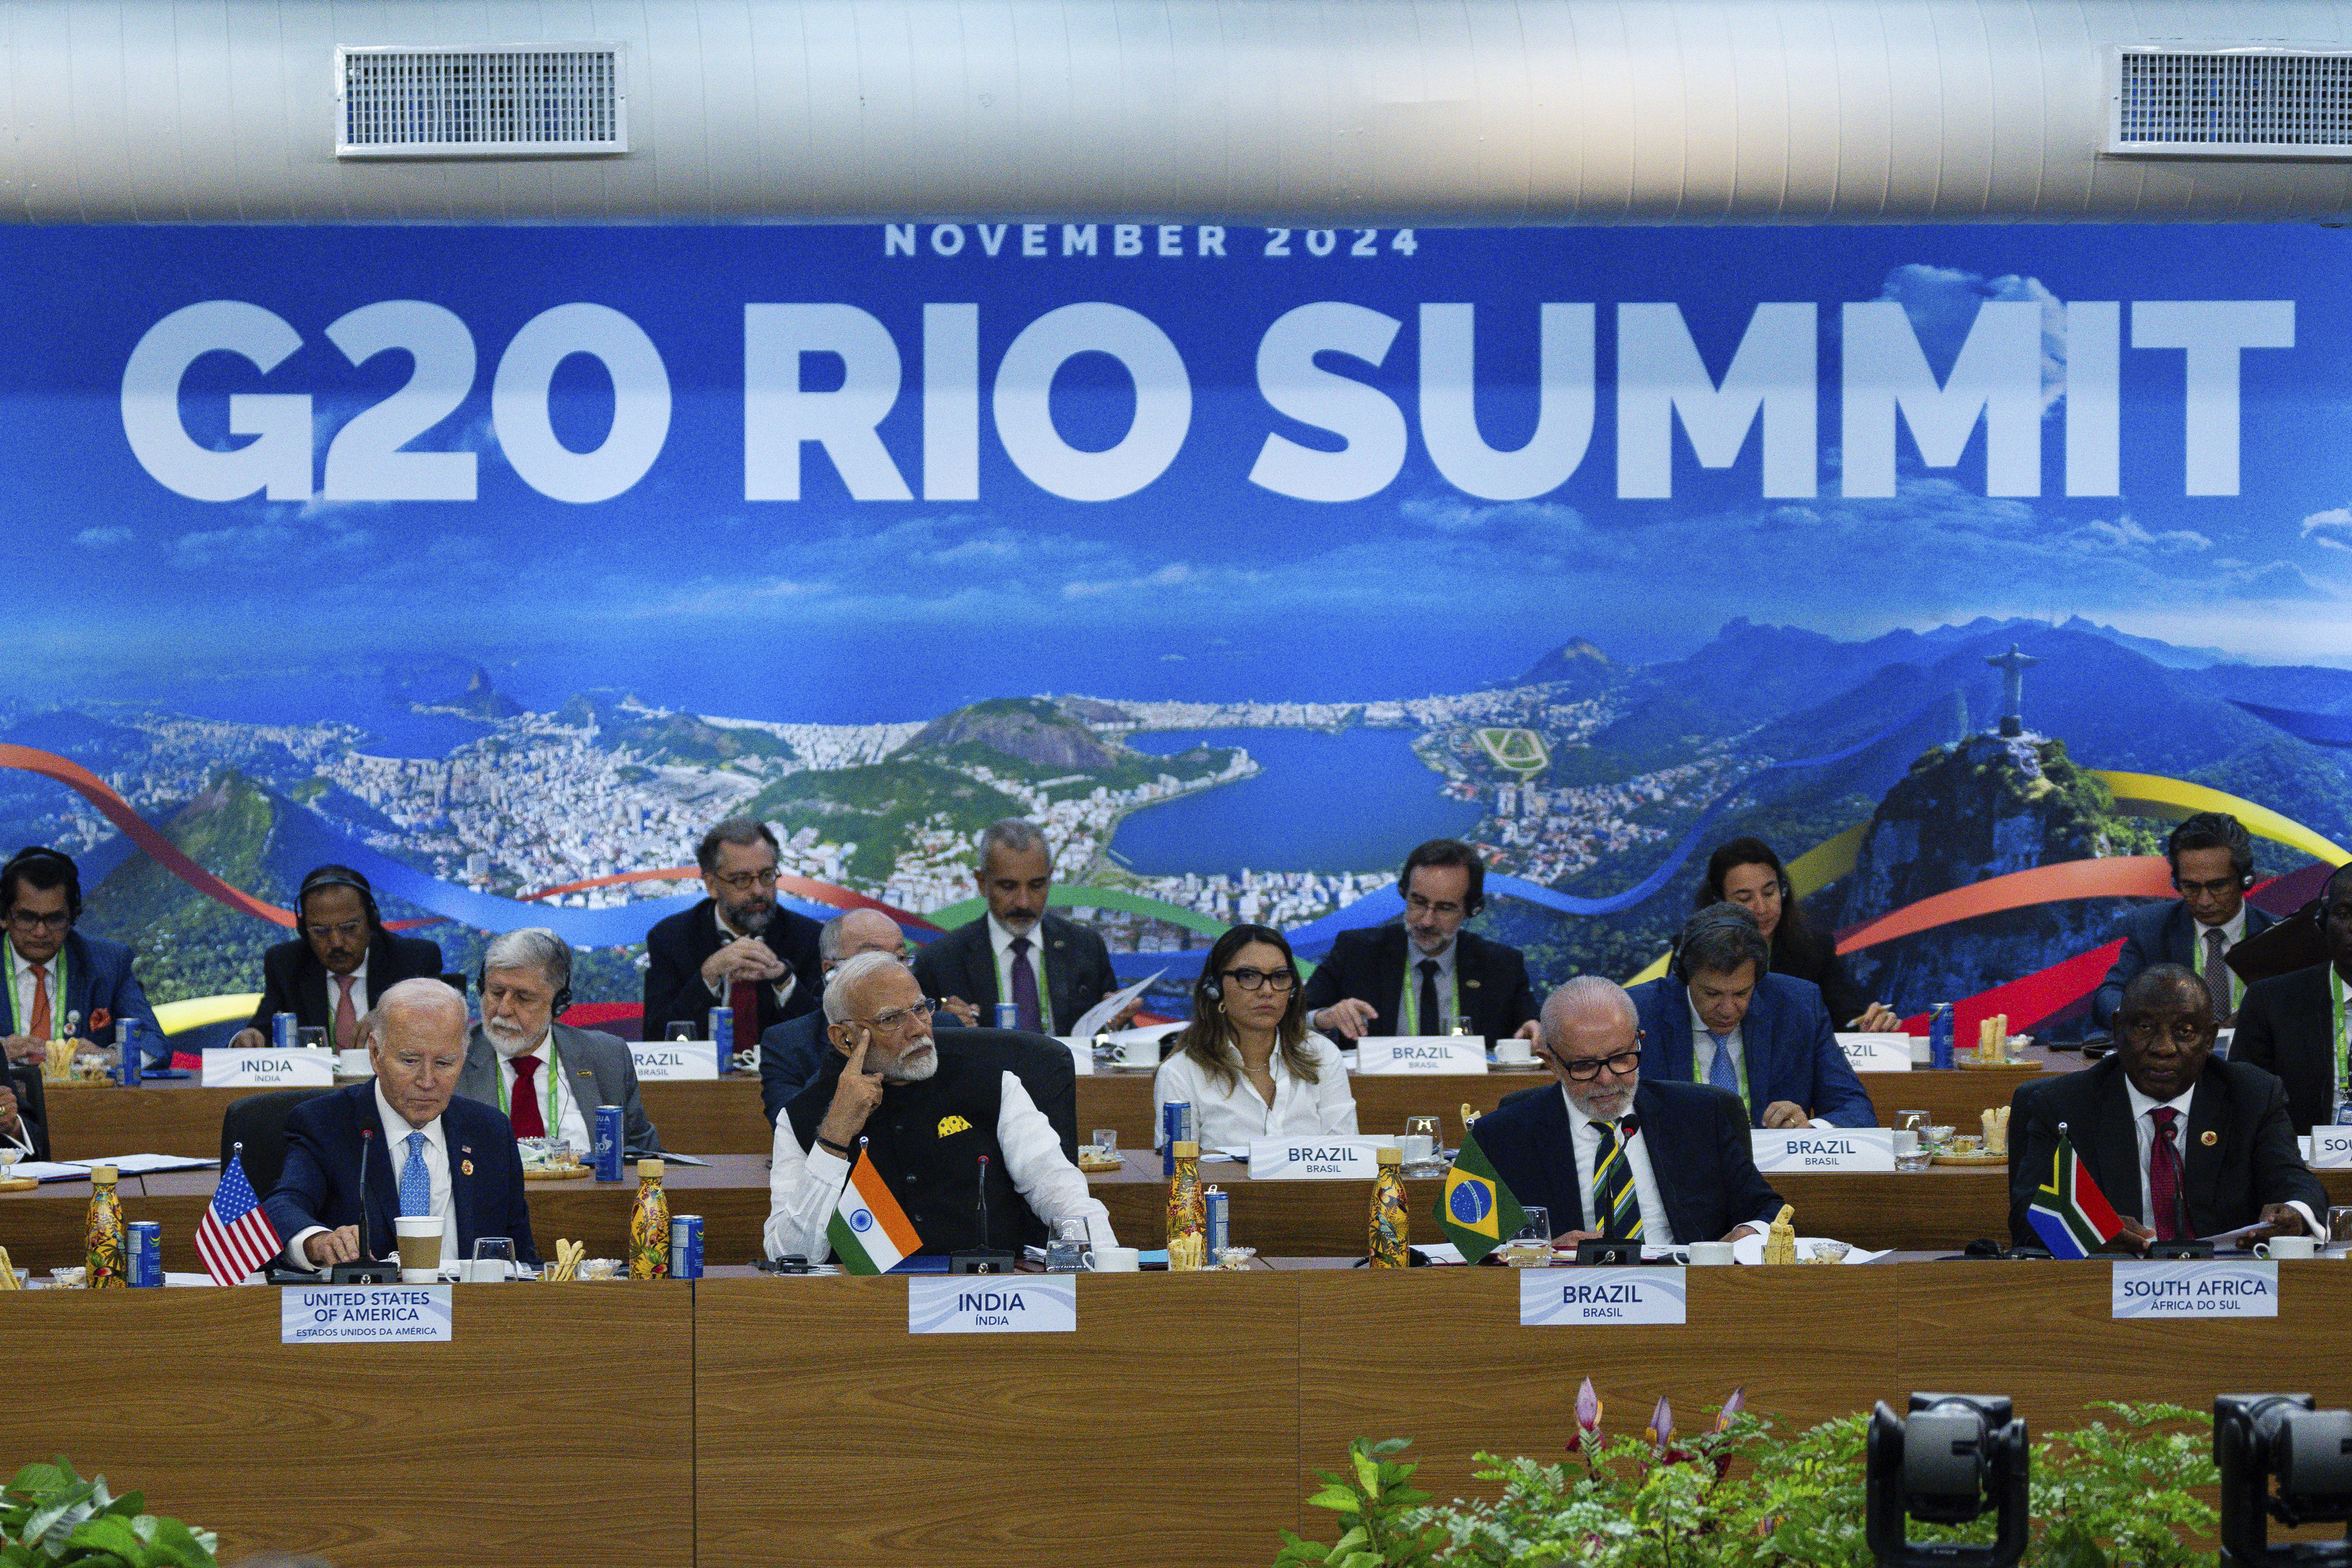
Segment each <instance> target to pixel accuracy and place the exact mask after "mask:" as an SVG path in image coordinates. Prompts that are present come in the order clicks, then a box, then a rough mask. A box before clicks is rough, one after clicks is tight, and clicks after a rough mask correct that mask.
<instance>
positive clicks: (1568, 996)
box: [1543, 975, 1642, 1045]
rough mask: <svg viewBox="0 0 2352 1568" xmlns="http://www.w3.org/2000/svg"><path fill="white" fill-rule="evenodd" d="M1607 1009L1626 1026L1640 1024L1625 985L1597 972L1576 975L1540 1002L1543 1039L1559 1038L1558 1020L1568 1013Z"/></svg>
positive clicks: (1547, 1042)
mask: <svg viewBox="0 0 2352 1568" xmlns="http://www.w3.org/2000/svg"><path fill="white" fill-rule="evenodd" d="M1601 1009H1606V1010H1608V1011H1610V1012H1613V1013H1615V1014H1616V1015H1617V1016H1618V1017H1619V1019H1622V1021H1623V1022H1624V1023H1625V1025H1626V1026H1627V1027H1628V1028H1632V1029H1638V1028H1640V1027H1641V1022H1642V1015H1641V1012H1640V1010H1639V1009H1636V1008H1635V1007H1634V1006H1633V998H1632V997H1631V996H1629V995H1627V994H1626V991H1625V988H1624V987H1622V986H1621V985H1619V984H1618V983H1617V982H1616V981H1614V980H1610V979H1604V978H1602V977H1601V976H1599V975H1579V976H1577V977H1575V978H1574V979H1572V980H1570V981H1569V982H1568V983H1567V984H1565V985H1563V986H1561V987H1560V988H1559V989H1558V990H1556V991H1554V992H1553V993H1552V994H1551V995H1550V996H1549V997H1548V998H1545V1000H1544V1005H1543V1036H1544V1043H1545V1044H1547V1045H1549V1044H1551V1043H1552V1041H1553V1040H1555V1039H1557V1038H1558V1036H1559V1026H1560V1023H1561V1020H1562V1019H1565V1018H1566V1017H1567V1015H1569V1014H1570V1013H1574V1012H1584V1011H1588V1010H1601Z"/></svg>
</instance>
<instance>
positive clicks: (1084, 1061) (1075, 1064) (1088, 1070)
mask: <svg viewBox="0 0 2352 1568" xmlns="http://www.w3.org/2000/svg"><path fill="white" fill-rule="evenodd" d="M1054 1038H1055V1040H1060V1041H1061V1042H1062V1043H1063V1044H1064V1045H1066V1046H1067V1047H1068V1048H1069V1051H1070V1071H1073V1072H1075V1073H1076V1074H1077V1075H1078V1076H1079V1077H1081V1078H1092V1077H1093V1076H1094V1075H1095V1037H1094V1036H1092V1035H1090V1034H1057V1035H1055V1037H1054Z"/></svg>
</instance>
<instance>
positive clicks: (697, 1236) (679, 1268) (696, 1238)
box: [669, 1214, 702, 1280]
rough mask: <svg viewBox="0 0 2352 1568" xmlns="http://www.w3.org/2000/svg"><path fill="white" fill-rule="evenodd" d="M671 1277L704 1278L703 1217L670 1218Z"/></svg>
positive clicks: (683, 1278) (680, 1215) (675, 1278)
mask: <svg viewBox="0 0 2352 1568" xmlns="http://www.w3.org/2000/svg"><path fill="white" fill-rule="evenodd" d="M669 1277H670V1278H671V1279H673V1280H699V1279H701V1278H702V1216H700V1215H698V1214H673V1215H671V1216H670V1217H669Z"/></svg>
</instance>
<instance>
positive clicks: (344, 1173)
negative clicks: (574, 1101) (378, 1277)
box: [262, 1078, 539, 1263]
mask: <svg viewBox="0 0 2352 1568" xmlns="http://www.w3.org/2000/svg"><path fill="white" fill-rule="evenodd" d="M362 1127H373V1128H375V1129H376V1135H375V1137H374V1138H373V1140H369V1141H366V1142H364V1143H363V1142H362V1139H361V1137H360V1129H361V1128H362ZM441 1127H442V1131H443V1133H444V1134H445V1135H446V1142H447V1144H448V1145H449V1204H450V1207H451V1208H452V1209H454V1210H455V1211H456V1213H457V1254H458V1256H459V1257H461V1258H469V1257H471V1256H473V1251H474V1242H475V1240H476V1239H478V1238H480V1237H484V1236H510V1237H512V1238H513V1239H514V1244H515V1256H516V1257H518V1258H520V1259H522V1260H524V1261H526V1262H530V1263H536V1262H538V1261H539V1251H538V1249H536V1248H535V1247H534V1246H532V1244H531V1239H530V1204H529V1203H528V1202H527V1201H526V1200H525V1198H524V1196H523V1186H522V1156H521V1155H520V1154H518V1153H517V1152H516V1150H515V1141H514V1128H513V1127H512V1126H511V1125H509V1124H508V1122H507V1119H506V1118H505V1117H504V1116H501V1115H499V1113H498V1109H497V1107H495V1106H485V1105H481V1104H478V1103H476V1102H474V1101H471V1100H464V1099H455V1098H453V1099H452V1100H451V1101H450V1102H449V1108H448V1109H447V1110H446V1111H444V1112H443V1113H441ZM362 1152H364V1153H365V1155H366V1156H367V1162H368V1166H367V1210H368V1234H369V1238H370V1240H369V1244H368V1249H369V1255H370V1256H372V1257H376V1258H383V1257H386V1256H389V1255H390V1254H391V1253H393V1252H394V1251H396V1250H398V1249H399V1243H398V1242H397V1241H396V1240H395V1239H394V1232H393V1224H392V1222H393V1220H394V1218H395V1217H396V1216H397V1215H398V1214H399V1213H400V1180H399V1177H398V1176H397V1175H396V1174H395V1173H394V1166H393V1163H392V1154H391V1151H389V1150H388V1149H385V1148H384V1147H383V1123H382V1122H381V1121H380V1120H379V1119H378V1118H377V1116H376V1108H375V1080H374V1079H373V1078H371V1079H369V1080H368V1081H367V1082H364V1083H353V1084H351V1085H349V1086H348V1087H346V1088H342V1089H338V1090H335V1091H333V1092H331V1093H326V1094H321V1095H320V1096H319V1097H318V1098H317V1099H315V1100H306V1101H304V1102H303V1103H301V1104H299V1105H297V1106H296V1107H295V1108H294V1111H293V1113H292V1114H291V1115H289V1116H288V1117H287V1118H286V1166H285V1168H284V1169H283V1170H281V1171H279V1172H278V1185H277V1186H273V1187H271V1188H270V1189H269V1193H268V1196H267V1197H264V1198H263V1199H262V1207H263V1208H265V1209H266V1210H268V1214H269V1223H270V1224H271V1225H272V1226H274V1227H276V1228H277V1230H278V1235H279V1236H280V1237H283V1238H291V1237H292V1236H293V1235H294V1233H295V1232H296V1231H298V1230H304V1229H308V1228H310V1227H311V1226H313V1225H323V1226H325V1227H326V1228H329V1229H330V1230H332V1229H337V1228H341V1227H342V1226H346V1225H357V1224H358V1223H359V1219H360V1189H359V1169H360V1157H361V1155H362ZM467 1165H471V1166H473V1167H474V1168H473V1173H472V1174H471V1175H468V1174H467V1171H466V1166H467Z"/></svg>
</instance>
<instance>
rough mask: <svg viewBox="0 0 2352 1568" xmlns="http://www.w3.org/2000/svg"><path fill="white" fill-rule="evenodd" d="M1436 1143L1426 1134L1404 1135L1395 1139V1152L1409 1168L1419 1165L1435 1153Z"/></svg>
mask: <svg viewBox="0 0 2352 1568" xmlns="http://www.w3.org/2000/svg"><path fill="white" fill-rule="evenodd" d="M1436 1148H1437V1141H1436V1140H1435V1139H1433V1138H1432V1137H1431V1136H1430V1135H1429V1134H1426V1133H1406V1134H1403V1135H1402V1136H1400V1137H1399V1138H1398V1139H1397V1152H1398V1153H1399V1154H1401V1155H1403V1156H1404V1163H1405V1164H1407V1165H1409V1166H1417V1165H1420V1164H1421V1163H1422V1162H1423V1161H1424V1160H1427V1159H1429V1158H1430V1157H1431V1156H1432V1155H1433V1154H1435V1153H1436Z"/></svg>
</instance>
